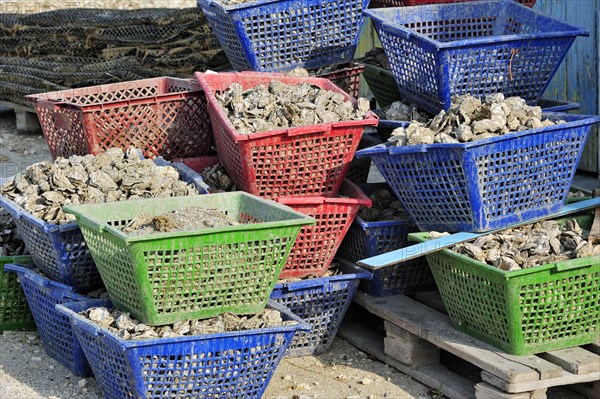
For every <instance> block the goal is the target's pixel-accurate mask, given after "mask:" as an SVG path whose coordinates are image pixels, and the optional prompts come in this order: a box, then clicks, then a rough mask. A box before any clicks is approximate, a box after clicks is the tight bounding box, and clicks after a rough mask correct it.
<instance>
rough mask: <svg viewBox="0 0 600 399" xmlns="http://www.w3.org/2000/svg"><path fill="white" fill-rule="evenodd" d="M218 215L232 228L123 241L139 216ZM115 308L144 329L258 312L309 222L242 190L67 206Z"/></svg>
mask: <svg viewBox="0 0 600 399" xmlns="http://www.w3.org/2000/svg"><path fill="white" fill-rule="evenodd" d="M191 206H199V207H202V208H209V209H217V210H221V211H223V212H225V213H226V214H227V215H228V217H229V218H231V219H233V220H235V221H237V222H239V224H237V225H233V226H227V227H222V228H205V229H198V230H193V231H173V232H165V233H158V234H143V235H128V234H125V233H123V232H122V231H121V230H120V229H119V226H123V225H124V224H126V223H128V222H129V221H131V220H132V219H134V218H135V217H137V216H139V215H140V214H142V213H147V214H152V215H159V214H162V213H165V212H170V211H173V210H176V209H182V208H186V207H191ZM64 210H65V212H69V213H72V214H74V215H75V216H76V218H77V222H78V224H79V226H80V228H81V231H82V233H83V236H84V237H85V240H86V242H87V244H88V246H89V248H90V251H91V253H92V255H93V257H94V261H95V262H96V265H97V267H98V270H99V271H100V275H101V276H102V280H103V282H104V285H105V286H106V290H107V291H108V294H109V297H110V299H111V300H112V302H113V303H114V305H115V306H116V307H118V308H119V309H122V310H126V311H128V312H130V313H131V315H132V316H133V317H135V318H136V319H138V320H140V321H142V322H143V323H145V324H149V325H161V324H168V323H175V322H178V321H181V320H184V319H199V318H208V317H213V316H218V315H219V314H222V313H224V312H232V313H237V314H245V313H255V312H258V311H261V310H262V309H263V308H264V307H265V304H266V302H267V299H268V298H269V295H270V294H271V291H272V290H273V286H274V285H275V281H276V280H277V278H278V277H279V274H280V273H281V270H282V268H283V266H284V264H285V261H286V259H287V257H288V255H289V253H290V250H291V248H292V245H293V244H294V241H295V240H296V237H297V236H298V232H299V231H300V229H301V227H302V226H305V225H309V224H314V219H312V218H310V217H308V216H306V215H304V214H301V213H299V212H295V211H293V210H291V209H289V208H288V207H285V206H282V205H280V204H277V203H276V202H273V201H268V200H265V199H262V198H258V197H255V196H252V195H249V194H246V193H242V192H234V193H220V194H212V195H200V196H188V197H171V198H160V199H158V198H156V199H147V200H133V201H126V202H116V203H111V204H90V205H78V206H67V207H65V208H64Z"/></svg>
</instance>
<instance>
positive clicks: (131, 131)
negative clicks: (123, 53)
mask: <svg viewBox="0 0 600 399" xmlns="http://www.w3.org/2000/svg"><path fill="white" fill-rule="evenodd" d="M27 99H29V100H30V101H31V102H32V103H33V104H34V105H35V109H36V112H37V114H38V118H39V120H40V125H41V126H42V131H43V132H44V137H45V138H46V142H47V143H48V147H49V148H50V154H51V155H52V158H57V157H65V158H66V157H69V156H71V155H85V154H94V155H97V154H99V153H102V152H104V151H106V150H107V149H109V148H112V147H118V148H123V149H125V148H128V147H129V146H130V145H133V146H134V147H136V148H140V149H142V151H143V152H144V156H146V157H149V158H152V157H154V156H162V157H164V158H165V159H171V158H177V157H193V156H199V155H206V154H208V152H209V150H210V146H211V142H212V132H211V128H210V120H209V119H210V118H209V117H208V113H207V112H206V98H205V96H204V93H202V90H201V89H200V86H199V85H198V83H197V82H196V81H194V80H187V79H176V78H168V77H161V78H153V79H144V80H135V81H130V82H120V83H112V84H106V85H100V86H91V87H83V88H79V89H69V90H63V91H54V92H49V93H41V94H32V95H29V96H27Z"/></svg>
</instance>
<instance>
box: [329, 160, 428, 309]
mask: <svg viewBox="0 0 600 399" xmlns="http://www.w3.org/2000/svg"><path fill="white" fill-rule="evenodd" d="M367 159H368V158H367ZM358 186H359V187H360V189H361V190H363V192H364V193H365V194H366V195H368V196H371V195H372V194H373V193H374V192H376V191H377V190H380V189H388V190H391V189H390V187H389V185H388V184H387V183H367V184H359V185H358ZM416 231H418V230H417V228H416V226H415V225H414V223H412V222H411V220H410V218H409V217H407V218H406V219H404V220H383V221H377V222H367V221H365V220H363V219H362V218H361V217H360V214H359V215H357V216H356V218H354V222H352V225H351V226H350V229H348V233H347V234H346V236H345V237H344V241H342V245H341V246H340V249H339V250H338V252H337V256H338V257H340V258H344V259H346V260H347V261H349V262H352V263H356V262H358V261H359V260H361V259H366V258H370V257H372V256H376V255H380V254H383V253H386V252H390V251H393V250H395V249H399V248H404V247H406V246H407V245H408V234H409V233H414V232H416ZM434 287H435V281H434V280H433V275H432V274H431V270H430V269H429V266H428V265H427V261H426V260H425V257H419V258H416V259H412V260H410V261H408V262H403V263H398V264H397V265H394V266H389V267H384V268H381V269H377V270H374V271H373V278H372V279H371V280H361V282H360V285H359V288H360V289H361V290H363V291H364V292H366V293H367V294H369V295H372V296H377V297H379V296H388V295H400V294H410V293H414V292H418V291H426V290H430V289H433V288H434Z"/></svg>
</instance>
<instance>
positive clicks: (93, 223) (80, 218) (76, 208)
mask: <svg viewBox="0 0 600 399" xmlns="http://www.w3.org/2000/svg"><path fill="white" fill-rule="evenodd" d="M204 195H210V196H212V197H213V198H214V197H215V196H220V197H247V198H251V199H252V200H258V201H259V202H262V203H263V204H264V205H267V206H270V207H274V208H279V209H280V210H283V211H285V212H286V213H287V214H288V215H289V216H290V217H289V218H287V219H285V220H278V221H272V222H260V223H250V224H240V225H236V226H226V227H213V228H205V229H196V230H189V231H172V232H166V233H151V234H144V235H130V234H126V233H123V232H122V231H121V230H119V229H117V228H115V227H113V226H110V225H108V224H106V222H104V221H100V220H98V219H96V218H95V217H94V216H93V214H89V213H86V211H87V210H90V209H91V210H94V209H98V208H106V207H113V208H114V207H115V206H117V207H127V206H129V205H131V204H132V203H137V204H143V203H150V202H165V199H167V198H144V199H135V200H127V201H121V202H105V203H101V204H100V203H97V204H85V205H66V206H64V207H63V212H65V213H70V214H73V215H75V217H76V218H77V224H78V225H81V224H83V225H86V226H87V227H90V228H93V229H94V230H96V231H99V232H102V231H106V232H108V233H110V234H111V235H113V236H115V237H117V238H119V239H121V240H123V241H125V242H126V243H128V244H133V243H141V242H147V241H150V242H151V241H156V240H163V239H179V238H184V237H196V236H197V237H199V236H205V235H212V234H218V233H226V232H231V231H233V230H234V231H236V232H241V231H257V230H270V229H272V228H280V227H282V223H285V227H291V226H300V227H302V226H305V225H315V224H316V221H315V219H314V218H312V217H310V216H308V215H305V214H303V213H301V212H298V211H295V210H293V209H291V208H289V207H287V206H285V205H283V204H280V203H277V202H275V201H270V200H268V199H265V198H261V197H258V196H255V195H252V194H248V193H246V192H244V191H233V192H226V193H214V194H204ZM204 195H195V196H183V197H169V199H171V200H177V199H179V200H182V199H191V200H192V201H193V200H196V201H199V200H201V199H202V197H204ZM291 216H296V217H297V218H294V219H292V218H291Z"/></svg>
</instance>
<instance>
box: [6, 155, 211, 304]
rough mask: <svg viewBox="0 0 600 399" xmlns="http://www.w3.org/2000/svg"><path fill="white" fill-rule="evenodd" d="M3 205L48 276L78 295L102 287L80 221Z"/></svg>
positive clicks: (191, 179)
mask: <svg viewBox="0 0 600 399" xmlns="http://www.w3.org/2000/svg"><path fill="white" fill-rule="evenodd" d="M154 162H155V163H156V164H157V165H162V166H164V165H172V164H171V163H170V162H166V161H164V160H162V159H156V160H155V161H154ZM176 169H178V171H179V172H180V179H181V180H183V181H185V182H186V183H188V184H191V185H192V186H194V187H195V188H196V189H197V190H198V191H199V192H200V193H206V190H204V189H203V188H202V187H201V186H199V185H198V182H199V181H201V179H199V177H198V175H197V174H196V173H194V172H193V171H189V172H188V173H181V172H182V169H181V168H176ZM0 206H1V207H2V208H4V209H5V210H6V211H7V212H9V213H10V214H11V215H12V217H13V219H14V221H15V224H16V226H17V230H18V232H19V235H20V236H21V238H22V240H23V242H24V243H25V247H26V248H27V250H28V252H29V253H30V254H31V257H32V258H33V263H34V264H35V265H36V267H38V268H39V269H40V270H41V271H42V272H43V273H44V274H45V275H47V276H48V277H50V278H51V279H53V280H56V281H57V282H60V283H63V284H66V285H68V286H71V287H73V288H74V289H75V290H76V291H77V292H84V291H90V290H93V289H95V288H99V287H102V280H101V278H100V274H99V273H98V270H97V269H96V266H95V264H94V260H93V259H92V255H91V254H90V251H89V249H88V246H87V244H86V242H85V240H84V237H83V235H82V234H81V230H80V228H79V226H78V225H77V223H76V222H69V223H64V224H60V225H58V224H51V223H47V222H45V221H44V220H42V219H40V218H38V217H35V216H34V215H33V214H32V213H31V212H29V211H26V210H25V209H23V208H22V207H20V206H19V205H17V204H16V203H14V202H13V201H11V200H10V199H8V198H7V197H4V196H2V195H0Z"/></svg>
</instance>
